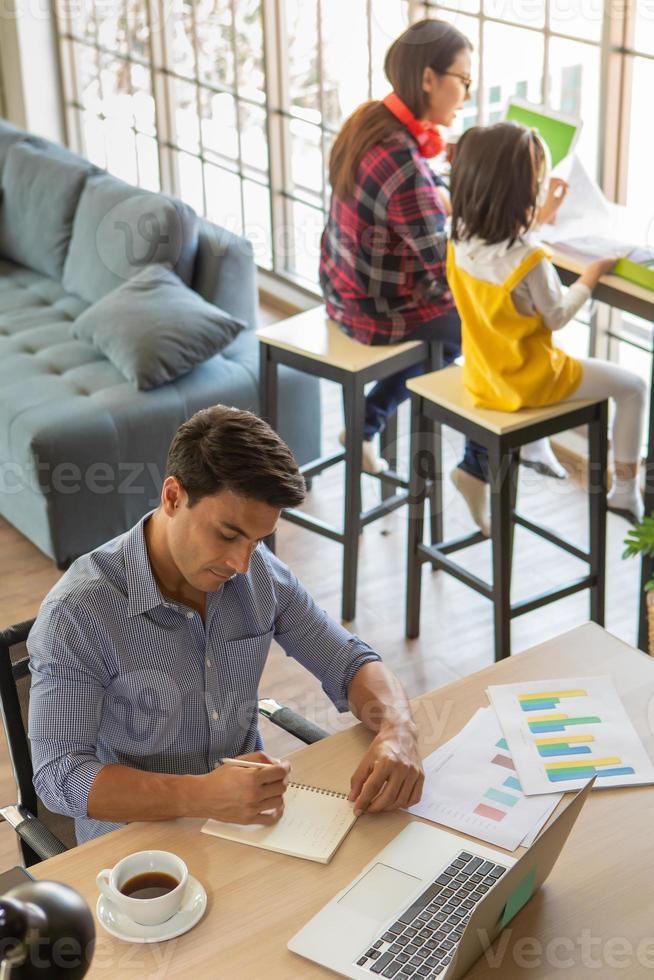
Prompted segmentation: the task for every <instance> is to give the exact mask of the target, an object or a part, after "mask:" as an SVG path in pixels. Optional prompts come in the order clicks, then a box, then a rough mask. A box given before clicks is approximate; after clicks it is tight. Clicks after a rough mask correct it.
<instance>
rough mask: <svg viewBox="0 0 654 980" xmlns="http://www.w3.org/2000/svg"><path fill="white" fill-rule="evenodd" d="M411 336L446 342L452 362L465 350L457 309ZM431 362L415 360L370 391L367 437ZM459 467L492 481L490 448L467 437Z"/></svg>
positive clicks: (446, 355) (445, 352) (447, 358)
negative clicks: (411, 380)
mask: <svg viewBox="0 0 654 980" xmlns="http://www.w3.org/2000/svg"><path fill="white" fill-rule="evenodd" d="M407 339H410V340H426V341H430V340H437V341H438V342H439V343H441V344H442V345H443V362H444V364H445V366H447V365H448V364H451V363H452V362H453V361H454V360H455V358H457V357H458V356H459V355H460V353H461V320H460V318H459V314H458V313H457V312H456V310H451V311H450V312H449V313H445V314H443V316H440V317H437V318H436V319H435V320H430V321H429V323H423V324H422V325H421V326H420V327H418V329H417V330H415V331H414V332H413V333H412V334H411V336H410V338H407ZM427 370H428V365H427V364H426V363H423V364H414V365H412V367H408V368H405V369H404V371H400V372H398V374H393V375H391V376H390V377H389V378H384V380H383V381H378V382H377V383H376V384H375V386H374V388H372V390H371V391H370V393H369V394H368V395H366V411H365V423H364V429H363V438H364V439H367V440H370V439H372V438H373V436H375V435H376V434H377V433H378V432H381V431H382V429H383V428H384V426H385V425H386V420H387V418H388V417H389V415H393V414H394V413H395V412H396V411H397V409H398V407H399V405H400V404H401V403H402V402H403V401H405V399H407V398H408V397H409V391H408V389H407V387H406V384H405V382H406V381H408V380H409V378H415V377H417V376H418V375H421V374H425V372H426V371H427ZM459 469H462V470H464V471H465V472H466V473H469V474H470V475H471V476H474V477H476V478H477V479H478V480H483V481H485V482H488V452H487V450H486V449H485V448H484V447H483V446H481V445H480V444H479V443H478V442H474V441H473V440H472V439H466V444H465V452H464V455H463V459H462V460H461V462H460V463H459Z"/></svg>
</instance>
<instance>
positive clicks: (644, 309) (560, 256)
mask: <svg viewBox="0 0 654 980" xmlns="http://www.w3.org/2000/svg"><path fill="white" fill-rule="evenodd" d="M553 261H554V264H555V266H556V267H557V269H558V271H559V275H560V277H561V280H562V281H563V282H564V283H566V285H570V283H572V282H574V281H575V279H576V278H577V277H578V276H579V275H580V273H581V272H583V269H584V266H585V263H584V262H580V261H579V260H578V259H574V258H573V257H572V256H571V255H569V254H567V253H564V252H557V251H556V250H555V251H554V255H553ZM593 297H594V298H595V299H598V300H599V301H600V303H607V304H608V305H609V306H614V307H615V308H616V309H617V310H623V311H624V312H625V313H632V314H633V315H634V316H639V317H642V318H643V319H644V320H649V321H650V322H652V323H654V291H653V290H651V289H644V288H643V287H642V286H637V285H636V284H635V283H633V282H629V281H628V280H627V279H621V278H620V276H603V277H602V279H601V281H600V283H599V284H598V285H597V286H596V288H595V289H594V290H593ZM650 372H651V373H650V408H649V420H648V422H647V460H646V465H645V513H646V514H649V513H651V512H652V511H654V357H652V358H651V367H650ZM625 534H626V528H625ZM652 572H654V560H653V559H651V558H644V559H643V560H642V562H641V574H640V585H641V589H640V611H639V615H638V640H637V642H638V646H639V647H640V649H641V650H645V651H647V649H648V645H647V607H646V604H645V593H644V591H643V589H644V586H645V582H647V580H648V579H649V578H650V577H651V575H652Z"/></svg>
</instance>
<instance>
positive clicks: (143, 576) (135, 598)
mask: <svg viewBox="0 0 654 980" xmlns="http://www.w3.org/2000/svg"><path fill="white" fill-rule="evenodd" d="M152 513H153V511H150V513H149V514H146V515H145V517H143V518H142V519H141V520H140V521H139V522H138V524H136V525H135V526H134V527H133V528H132V529H131V531H128V532H127V534H126V535H125V544H124V549H123V554H124V556H125V581H126V584H127V615H128V616H130V617H132V616H138V615H140V614H141V613H144V612H149V611H150V610H151V609H156V608H157V607H158V606H165V605H169V604H168V603H166V601H165V600H164V598H163V596H162V594H161V592H160V591H159V586H158V585H157V583H156V581H155V578H154V575H153V574H152V566H151V565H150V559H149V557H148V549H147V547H146V544H145V533H144V526H145V522H146V521H147V520H148V518H149V517H150V516H151V514H152Z"/></svg>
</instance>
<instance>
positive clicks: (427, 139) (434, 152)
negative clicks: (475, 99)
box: [382, 92, 445, 158]
mask: <svg viewBox="0 0 654 980" xmlns="http://www.w3.org/2000/svg"><path fill="white" fill-rule="evenodd" d="M382 101H383V104H384V105H385V106H386V108H387V109H388V110H389V111H390V112H392V113H393V115H394V116H395V117H396V119H399V121H400V122H401V123H403V124H404V125H405V126H406V128H407V129H408V130H409V132H410V133H411V135H412V136H414V137H415V138H416V140H417V141H418V147H419V149H420V154H421V156H423V157H427V158H429V157H437V156H438V154H439V153H442V152H443V150H444V149H445V143H444V141H443V137H442V136H441V134H440V133H439V131H438V129H437V128H436V126H429V125H427V124H425V123H423V122H421V121H420V120H419V119H416V117H415V116H414V115H413V113H412V112H411V110H410V109H409V107H408V106H407V105H405V104H404V102H402V99H401V98H400V97H399V95H397V94H396V93H395V92H391V94H390V95H387V96H386V98H385V99H383V100H382Z"/></svg>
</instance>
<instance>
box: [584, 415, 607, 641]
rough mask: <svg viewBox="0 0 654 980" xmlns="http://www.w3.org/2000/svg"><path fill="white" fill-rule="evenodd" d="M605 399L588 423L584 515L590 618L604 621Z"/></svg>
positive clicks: (596, 621) (601, 623)
mask: <svg viewBox="0 0 654 980" xmlns="http://www.w3.org/2000/svg"><path fill="white" fill-rule="evenodd" d="M607 417H608V408H607V403H606V402H601V403H600V404H599V405H598V406H597V419H596V421H595V422H591V423H590V424H589V426H588V517H589V522H590V572H591V575H593V576H594V577H595V585H593V586H591V589H590V618H591V619H592V620H593V621H594V622H595V623H599V625H600V626H603V625H604V599H605V593H606V474H607V468H608V452H607V433H606V429H607Z"/></svg>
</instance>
